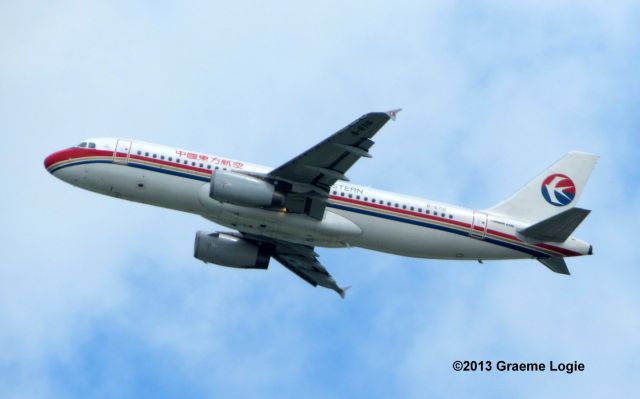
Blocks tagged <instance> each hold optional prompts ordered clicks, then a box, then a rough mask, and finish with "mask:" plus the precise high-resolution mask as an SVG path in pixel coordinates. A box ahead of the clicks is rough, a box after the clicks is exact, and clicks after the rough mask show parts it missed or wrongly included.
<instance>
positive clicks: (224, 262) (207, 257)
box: [193, 231, 271, 269]
mask: <svg viewBox="0 0 640 399" xmlns="http://www.w3.org/2000/svg"><path fill="white" fill-rule="evenodd" d="M193 256H194V257H195V258H196V259H200V260H201V261H203V262H205V263H215V264H217V265H220V266H228V267H236V268H240V269H266V268H267V267H268V266H269V260H270V259H271V256H270V253H269V250H268V249H267V248H266V247H265V246H259V245H256V244H254V243H252V242H250V241H247V240H245V239H243V238H240V237H236V236H234V235H231V234H225V233H219V232H216V233H208V232H206V231H199V232H197V233H196V241H195V245H194V249H193Z"/></svg>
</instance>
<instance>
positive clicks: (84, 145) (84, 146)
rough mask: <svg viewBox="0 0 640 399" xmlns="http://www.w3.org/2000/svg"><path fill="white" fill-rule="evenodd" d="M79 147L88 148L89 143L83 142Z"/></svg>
mask: <svg viewBox="0 0 640 399" xmlns="http://www.w3.org/2000/svg"><path fill="white" fill-rule="evenodd" d="M78 147H80V148H86V147H87V142H86V141H83V142H82V143H80V144H78Z"/></svg>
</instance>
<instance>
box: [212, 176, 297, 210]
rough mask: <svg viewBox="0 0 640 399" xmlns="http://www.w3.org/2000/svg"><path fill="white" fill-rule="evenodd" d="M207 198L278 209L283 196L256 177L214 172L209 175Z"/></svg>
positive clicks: (282, 203)
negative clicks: (209, 182)
mask: <svg viewBox="0 0 640 399" xmlns="http://www.w3.org/2000/svg"><path fill="white" fill-rule="evenodd" d="M209 196H210V197H211V198H213V199H214V200H217V201H220V202H228V203H231V204H234V205H240V206H251V207H257V208H266V207H271V208H280V207H282V206H283V205H284V200H285V196H284V194H283V193H281V192H280V191H277V190H276V188H275V186H274V185H273V184H271V183H269V182H267V181H264V180H262V179H259V178H257V177H253V176H248V175H244V174H241V173H234V172H227V171H216V172H214V173H213V174H212V175H211V186H210V188H209Z"/></svg>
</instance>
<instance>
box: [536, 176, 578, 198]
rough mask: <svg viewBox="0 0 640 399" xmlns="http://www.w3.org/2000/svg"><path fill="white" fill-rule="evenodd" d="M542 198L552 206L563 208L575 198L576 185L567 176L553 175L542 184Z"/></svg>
mask: <svg viewBox="0 0 640 399" xmlns="http://www.w3.org/2000/svg"><path fill="white" fill-rule="evenodd" d="M541 189H542V196H543V197H544V199H545V200H547V202H548V203H550V204H551V205H554V206H565V205H568V204H569V203H571V201H573V199H574V198H575V196H576V185H575V184H574V183H573V180H571V179H570V178H569V176H566V175H563V174H561V173H555V174H553V175H550V176H547V178H546V179H544V181H543V182H542V187H541Z"/></svg>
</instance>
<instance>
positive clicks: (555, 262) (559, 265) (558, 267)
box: [538, 256, 571, 275]
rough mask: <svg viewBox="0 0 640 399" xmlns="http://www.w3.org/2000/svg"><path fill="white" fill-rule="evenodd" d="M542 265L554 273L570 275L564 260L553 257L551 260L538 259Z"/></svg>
mask: <svg viewBox="0 0 640 399" xmlns="http://www.w3.org/2000/svg"><path fill="white" fill-rule="evenodd" d="M538 260H539V261H540V263H542V264H543V265H545V266H546V267H548V268H549V270H551V271H552V272H556V273H560V274H566V275H569V274H571V273H569V268H568V267H567V263H566V262H565V261H564V258H561V257H559V256H553V257H551V258H538Z"/></svg>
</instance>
